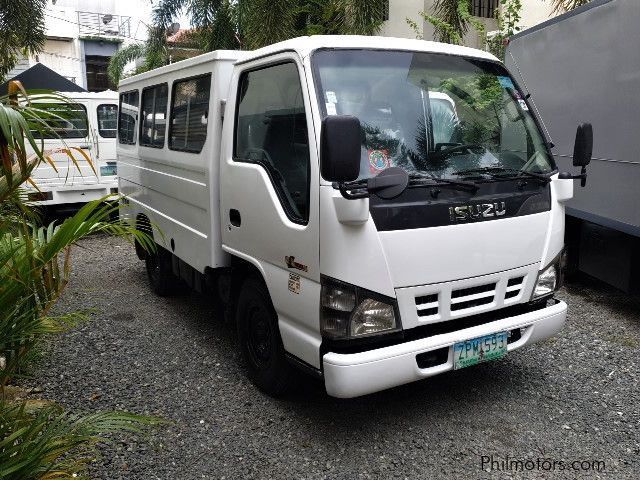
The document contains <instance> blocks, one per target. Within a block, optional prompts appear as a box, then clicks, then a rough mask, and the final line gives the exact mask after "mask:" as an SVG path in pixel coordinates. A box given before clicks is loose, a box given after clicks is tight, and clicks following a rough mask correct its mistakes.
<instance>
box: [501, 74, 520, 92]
mask: <svg viewBox="0 0 640 480" xmlns="http://www.w3.org/2000/svg"><path fill="white" fill-rule="evenodd" d="M498 81H499V82H500V85H502V88H511V89H513V90H515V89H516V87H514V86H513V82H512V81H511V79H510V78H509V77H501V76H498Z"/></svg>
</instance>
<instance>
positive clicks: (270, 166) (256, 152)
mask: <svg viewBox="0 0 640 480" xmlns="http://www.w3.org/2000/svg"><path fill="white" fill-rule="evenodd" d="M244 158H246V159H247V160H251V161H253V162H257V161H261V162H264V163H266V164H267V168H266V170H267V172H268V173H269V174H270V176H272V177H275V179H277V181H278V182H280V185H282V191H283V193H284V196H285V197H286V198H287V201H288V203H289V206H290V207H291V209H292V210H293V213H294V214H295V215H296V216H297V217H300V218H302V215H301V214H300V210H299V209H298V205H296V202H295V201H294V200H293V197H292V196H291V192H289V188H287V182H286V180H285V179H284V177H283V176H282V173H280V170H278V169H277V168H276V164H275V163H273V159H272V158H271V155H269V152H267V151H266V150H265V149H264V148H258V147H250V148H247V149H246V150H245V151H244Z"/></svg>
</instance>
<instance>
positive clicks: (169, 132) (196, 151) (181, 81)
mask: <svg viewBox="0 0 640 480" xmlns="http://www.w3.org/2000/svg"><path fill="white" fill-rule="evenodd" d="M205 77H209V109H208V110H207V129H206V131H205V136H204V142H203V143H202V147H200V149H199V150H195V149H189V148H174V147H172V146H171V133H172V131H173V109H174V107H173V100H174V98H175V94H176V85H177V84H178V83H183V82H188V81H190V80H196V79H198V78H205ZM212 80H213V74H212V73H211V72H207V73H202V74H198V75H193V76H191V77H185V78H179V79H177V80H174V81H173V82H172V83H171V97H170V99H169V100H170V103H169V105H168V107H169V108H168V110H169V129H168V132H167V137H168V141H167V147H168V148H169V150H173V151H174V152H187V153H201V152H202V150H203V149H204V145H205V144H206V143H207V138H208V136H209V131H208V130H209V116H210V115H209V114H210V110H211V85H212V83H211V81H212Z"/></svg>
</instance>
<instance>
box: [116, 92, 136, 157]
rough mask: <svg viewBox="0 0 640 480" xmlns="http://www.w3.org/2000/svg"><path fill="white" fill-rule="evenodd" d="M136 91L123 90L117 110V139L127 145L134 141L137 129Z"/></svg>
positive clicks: (132, 143)
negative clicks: (118, 113)
mask: <svg viewBox="0 0 640 480" xmlns="http://www.w3.org/2000/svg"><path fill="white" fill-rule="evenodd" d="M138 96H139V94H138V91H137V90H134V91H131V92H124V93H121V94H120V108H119V109H118V111H119V112H120V115H119V116H118V141H119V142H120V143H125V144H128V145H134V144H135V143H136V132H137V131H138V128H137V124H138Z"/></svg>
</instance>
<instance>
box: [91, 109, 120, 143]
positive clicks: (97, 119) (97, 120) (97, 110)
mask: <svg viewBox="0 0 640 480" xmlns="http://www.w3.org/2000/svg"><path fill="white" fill-rule="evenodd" d="M110 106H114V107H116V109H117V110H116V136H115V137H105V136H104V135H102V129H101V128H100V114H99V113H98V112H99V110H100V107H110ZM119 119H120V108H119V106H118V105H117V104H115V103H101V104H99V105H98V106H97V107H96V122H97V125H96V126H97V127H98V128H97V130H98V135H99V136H100V138H107V139H111V138H118V120H119Z"/></svg>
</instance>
